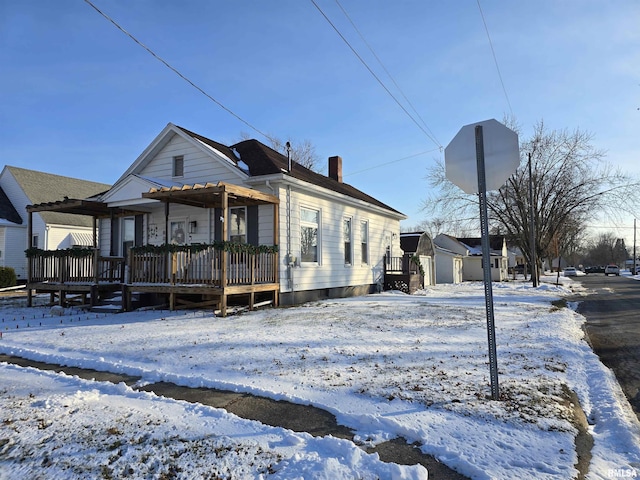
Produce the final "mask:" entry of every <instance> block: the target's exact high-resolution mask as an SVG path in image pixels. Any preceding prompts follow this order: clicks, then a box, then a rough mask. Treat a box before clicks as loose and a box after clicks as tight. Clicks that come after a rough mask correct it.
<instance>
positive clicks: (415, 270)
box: [383, 254, 424, 293]
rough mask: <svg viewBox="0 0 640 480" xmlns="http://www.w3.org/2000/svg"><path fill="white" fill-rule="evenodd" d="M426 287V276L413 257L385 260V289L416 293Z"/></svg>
mask: <svg viewBox="0 0 640 480" xmlns="http://www.w3.org/2000/svg"><path fill="white" fill-rule="evenodd" d="M423 286H424V275H423V274H422V273H421V271H420V266H419V265H418V264H416V263H415V262H414V261H412V256H411V255H409V254H405V255H403V256H402V257H386V256H385V259H384V287H383V288H384V289H385V290H402V291H404V292H405V293H414V292H415V291H416V290H419V289H420V288H422V287H423Z"/></svg>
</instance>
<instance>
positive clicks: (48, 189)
mask: <svg viewBox="0 0 640 480" xmlns="http://www.w3.org/2000/svg"><path fill="white" fill-rule="evenodd" d="M6 168H7V170H8V171H9V172H11V174H12V175H13V177H14V178H15V179H16V182H17V183H18V184H19V185H20V187H21V188H22V190H23V192H24V193H25V195H26V196H27V198H28V199H29V201H30V202H31V204H32V205H36V204H41V203H46V202H54V201H58V200H60V198H62V197H69V198H79V199H86V198H90V197H93V196H95V195H98V194H100V193H103V192H106V191H107V190H109V188H111V185H108V184H106V183H98V182H91V181H88V180H80V179H77V178H71V177H65V176H62V175H54V174H52V173H44V172H38V171H36V170H28V169H26V168H19V167H11V166H7V167H6ZM40 216H41V217H42V220H43V221H44V222H46V223H48V224H54V225H72V226H82V227H91V226H92V225H93V223H92V220H91V218H90V217H87V216H83V215H72V214H69V213H60V212H40Z"/></svg>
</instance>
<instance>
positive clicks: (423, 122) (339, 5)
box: [335, 0, 442, 148]
mask: <svg viewBox="0 0 640 480" xmlns="http://www.w3.org/2000/svg"><path fill="white" fill-rule="evenodd" d="M335 2H336V3H337V4H338V7H340V10H342V13H343V14H344V16H345V17H347V20H349V23H351V26H352V27H353V29H354V30H355V31H356V33H357V34H358V35H359V36H360V38H361V39H362V41H363V42H364V44H365V45H366V46H367V48H368V49H369V51H370V52H371V54H372V55H373V56H374V57H375V59H376V60H377V61H378V63H379V64H380V66H381V67H382V69H383V70H384V71H385V73H386V74H387V75H388V76H389V78H390V79H391V81H392V82H393V84H394V85H395V86H396V88H397V89H398V91H399V92H400V95H402V98H404V99H405V101H406V102H407V103H408V104H409V106H410V107H411V110H413V113H415V114H416V116H417V117H418V118H419V119H420V121H421V122H422V124H423V125H424V127H425V128H426V129H427V130H428V131H429V133H430V134H431V136H432V138H433V140H435V141H436V144H437V145H438V147H440V148H442V145H440V142H438V140H437V138H436V136H435V135H434V133H433V132H432V131H431V129H430V128H429V126H428V125H427V123H426V122H425V121H424V119H423V118H422V117H421V116H420V114H419V113H418V111H417V110H416V108H415V107H414V106H413V103H411V100H409V99H408V98H407V96H406V95H405V93H404V92H403V91H402V88H400V85H398V83H397V82H396V80H395V79H394V78H393V75H391V72H389V70H387V67H385V65H384V64H383V63H382V60H380V58H379V57H378V55H377V54H376V52H375V51H374V50H373V48H372V47H371V45H370V44H369V42H367V40H366V38H364V35H362V33H361V32H360V30H359V29H358V27H357V26H356V24H355V23H354V21H353V20H352V19H351V17H350V16H349V14H348V13H347V12H346V10H345V9H344V8H343V6H342V4H341V3H340V1H339V0H335Z"/></svg>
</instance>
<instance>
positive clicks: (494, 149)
mask: <svg viewBox="0 0 640 480" xmlns="http://www.w3.org/2000/svg"><path fill="white" fill-rule="evenodd" d="M485 156H486V158H487V159H488V161H487V164H485ZM444 161H445V167H446V176H447V179H448V180H450V181H451V182H452V183H453V184H455V185H457V186H458V187H460V188H461V189H462V191H463V192H465V193H468V194H475V193H477V194H478V196H479V199H480V228H481V233H482V269H483V273H484V296H485V305H486V310H487V336H488V339H489V368H490V374H491V398H492V399H493V400H499V399H500V390H499V387H498V357H497V354H496V329H495V321H494V318H493V290H492V286H491V256H490V255H491V248H490V245H489V243H490V242H489V221H488V214H487V190H498V189H499V188H500V187H501V186H502V185H504V183H505V182H506V181H507V179H508V178H509V177H510V176H511V175H512V174H513V173H514V172H515V171H516V170H517V168H518V165H519V164H520V149H519V147H518V134H517V133H516V132H514V131H513V130H510V129H509V128H507V127H505V126H504V125H502V124H501V123H500V122H498V121H496V120H494V119H491V120H485V121H483V122H478V123H474V124H471V125H465V126H464V127H462V128H461V129H460V131H459V132H458V133H457V134H456V136H455V137H454V138H453V140H451V142H450V143H449V145H447V148H445V149H444ZM476 174H477V175H476Z"/></svg>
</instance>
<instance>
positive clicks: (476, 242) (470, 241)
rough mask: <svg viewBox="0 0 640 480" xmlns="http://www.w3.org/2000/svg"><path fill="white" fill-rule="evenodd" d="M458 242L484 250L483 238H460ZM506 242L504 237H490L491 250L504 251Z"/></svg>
mask: <svg viewBox="0 0 640 480" xmlns="http://www.w3.org/2000/svg"><path fill="white" fill-rule="evenodd" d="M457 240H458V241H459V242H461V243H464V244H465V245H467V246H469V247H472V248H480V249H481V248H482V238H480V237H467V238H458V239H457ZM504 240H505V237H504V236H503V235H489V249H490V250H498V251H500V250H502V246H503V242H504Z"/></svg>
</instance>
